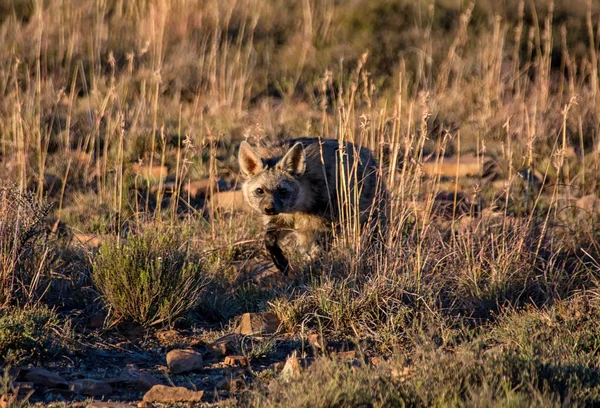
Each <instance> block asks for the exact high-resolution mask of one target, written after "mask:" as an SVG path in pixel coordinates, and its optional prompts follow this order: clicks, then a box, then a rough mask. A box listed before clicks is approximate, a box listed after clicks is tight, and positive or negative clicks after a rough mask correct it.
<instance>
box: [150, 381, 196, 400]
mask: <svg viewBox="0 0 600 408" xmlns="http://www.w3.org/2000/svg"><path fill="white" fill-rule="evenodd" d="M203 395H204V391H192V390H188V389H187V388H184V387H169V386H166V385H155V386H154V387H152V388H151V389H150V391H148V392H147V393H146V395H144V401H145V402H150V403H152V402H162V403H168V404H173V403H176V402H200V400H201V399H202V396H203Z"/></svg>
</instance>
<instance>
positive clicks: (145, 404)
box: [137, 401, 154, 408]
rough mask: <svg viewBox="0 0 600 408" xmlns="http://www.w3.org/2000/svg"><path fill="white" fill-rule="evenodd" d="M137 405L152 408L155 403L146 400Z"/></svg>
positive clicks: (142, 407) (141, 407)
mask: <svg viewBox="0 0 600 408" xmlns="http://www.w3.org/2000/svg"><path fill="white" fill-rule="evenodd" d="M137 406H138V408H152V407H153V406H154V405H152V404H150V403H149V402H146V401H140V402H138V404H137Z"/></svg>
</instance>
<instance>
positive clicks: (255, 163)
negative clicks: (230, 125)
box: [238, 142, 263, 177]
mask: <svg viewBox="0 0 600 408" xmlns="http://www.w3.org/2000/svg"><path fill="white" fill-rule="evenodd" d="M238 161H239V162H240V170H241V172H242V175H243V176H244V177H250V176H253V175H255V174H257V173H260V172H261V171H262V170H263V163H262V160H261V159H260V156H259V155H258V153H256V151H255V150H254V149H253V148H252V147H250V145H249V144H248V143H247V142H242V144H241V145H240V152H239V154H238Z"/></svg>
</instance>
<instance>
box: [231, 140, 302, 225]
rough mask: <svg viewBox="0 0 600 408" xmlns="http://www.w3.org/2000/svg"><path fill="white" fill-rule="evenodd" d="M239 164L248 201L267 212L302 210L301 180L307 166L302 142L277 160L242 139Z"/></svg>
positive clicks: (270, 213)
mask: <svg viewBox="0 0 600 408" xmlns="http://www.w3.org/2000/svg"><path fill="white" fill-rule="evenodd" d="M238 159H239V163H240V170H241V173H242V176H243V177H244V179H245V180H244V183H243V185H242V191H243V193H244V198H245V199H246V202H247V203H248V204H249V205H250V206H251V207H252V208H254V209H255V210H257V211H259V212H261V213H262V214H265V215H277V214H282V213H293V212H295V211H298V207H299V205H300V203H301V201H302V199H301V198H302V195H303V191H302V185H301V183H300V182H299V181H298V179H299V177H300V176H302V174H304V170H305V169H306V157H305V155H304V148H303V147H302V144H300V143H296V144H295V145H294V146H293V147H292V148H291V149H289V150H288V151H287V153H286V154H285V155H284V156H283V158H281V160H279V161H277V162H276V163H271V160H269V161H267V160H263V158H262V157H260V155H259V154H258V153H257V152H256V150H254V149H253V148H252V147H250V145H249V144H248V143H246V142H242V144H241V146H240V152H239V156H238Z"/></svg>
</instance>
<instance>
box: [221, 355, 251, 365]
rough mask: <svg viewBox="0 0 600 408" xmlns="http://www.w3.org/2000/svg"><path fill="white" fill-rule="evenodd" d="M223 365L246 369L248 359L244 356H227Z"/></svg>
mask: <svg viewBox="0 0 600 408" xmlns="http://www.w3.org/2000/svg"><path fill="white" fill-rule="evenodd" d="M224 364H225V365H226V366H229V367H247V366H248V359H247V358H246V357H244V356H227V357H225V362H224Z"/></svg>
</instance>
